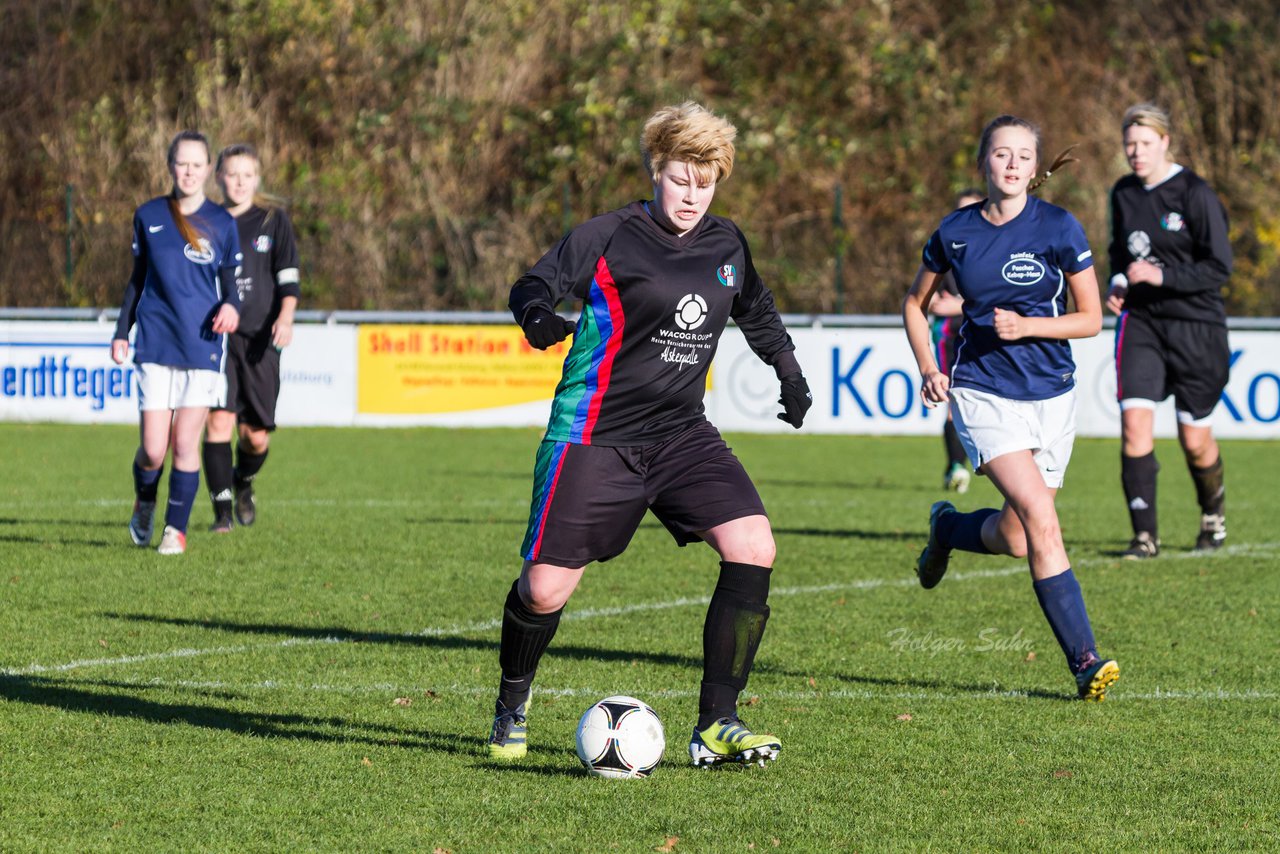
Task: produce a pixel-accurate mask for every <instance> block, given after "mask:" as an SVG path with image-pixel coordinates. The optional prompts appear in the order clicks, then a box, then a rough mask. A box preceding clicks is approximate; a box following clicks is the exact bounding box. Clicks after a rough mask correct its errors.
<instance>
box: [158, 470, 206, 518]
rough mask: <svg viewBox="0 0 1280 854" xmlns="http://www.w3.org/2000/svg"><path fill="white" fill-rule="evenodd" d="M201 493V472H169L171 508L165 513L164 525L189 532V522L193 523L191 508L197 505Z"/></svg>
mask: <svg viewBox="0 0 1280 854" xmlns="http://www.w3.org/2000/svg"><path fill="white" fill-rule="evenodd" d="M199 491H200V472H199V471H179V470H178V469H176V468H175V469H174V470H173V471H171V472H169V506H167V507H166V508H165V511H164V523H165V524H166V525H169V526H171V527H174V528H177V529H178V530H179V531H181V532H182V533H184V534H185V533H186V532H187V522H189V521H191V506H192V505H193V504H195V503H196V493H197V492H199Z"/></svg>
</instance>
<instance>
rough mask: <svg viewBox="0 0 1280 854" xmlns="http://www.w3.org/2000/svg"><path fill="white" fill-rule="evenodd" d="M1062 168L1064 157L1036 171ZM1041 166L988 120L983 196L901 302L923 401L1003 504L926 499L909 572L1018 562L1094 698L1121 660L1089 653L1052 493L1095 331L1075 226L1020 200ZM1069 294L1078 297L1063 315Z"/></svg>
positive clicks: (938, 241) (1087, 262) (1028, 199)
mask: <svg viewBox="0 0 1280 854" xmlns="http://www.w3.org/2000/svg"><path fill="white" fill-rule="evenodd" d="M1063 162H1065V156H1064V157H1060V158H1059V160H1058V162H1057V163H1055V164H1054V165H1053V167H1051V168H1050V171H1049V172H1048V173H1046V176H1045V177H1047V176H1048V175H1049V174H1052V170H1053V169H1055V168H1057V167H1058V166H1059V165H1061V163H1063ZM1039 164H1040V132H1039V130H1038V129H1037V128H1036V126H1035V125H1033V124H1031V123H1030V122H1028V121H1025V120H1023V119H1020V118H1017V117H1015V116H1007V115H1006V116H1000V117H998V118H996V119H994V120H992V121H991V122H990V123H989V124H988V125H987V127H986V129H985V130H983V132H982V139H981V142H980V143H979V146H978V168H979V170H980V171H981V173H982V175H983V177H984V178H985V179H986V182H987V199H986V201H985V202H984V203H983V204H981V205H972V206H970V207H966V208H962V209H961V210H958V211H955V212H953V213H951V214H950V215H948V216H947V217H946V218H944V219H943V220H942V223H941V224H940V225H939V226H938V229H937V230H936V231H935V232H934V233H933V235H932V236H931V237H930V238H929V241H928V243H926V244H925V247H924V252H923V264H922V265H921V267H920V270H919V272H918V273H917V274H916V279H915V282H914V283H913V284H912V286H911V289H910V290H909V291H908V293H907V296H906V299H905V300H904V301H903V304H902V316H903V321H904V323H905V324H906V330H907V340H908V341H909V342H910V344H911V349H912V351H913V352H914V353H915V357H916V363H917V365H918V366H919V368H920V375H921V377H922V378H923V383H922V386H921V390H920V393H921V395H922V397H923V399H924V401H925V403H926V404H927V405H930V406H937V405H939V404H942V403H946V402H948V400H949V401H950V406H951V412H952V415H953V417H954V419H955V424H956V430H957V432H958V434H959V436H960V440H961V441H962V442H963V443H964V446H965V450H966V452H967V453H968V454H969V458H970V460H971V461H972V462H973V465H974V469H975V470H977V471H978V472H979V473H980V474H984V475H986V476H987V477H989V478H991V481H992V482H993V483H994V484H995V486H996V488H997V489H999V490H1000V493H1001V494H1002V495H1003V496H1004V498H1005V502H1004V506H1003V508H1001V509H996V508H985V509H982V510H977V511H974V512H972V513H960V512H958V511H957V510H956V508H955V507H954V506H953V505H952V504H951V502H949V501H939V502H937V503H936V504H934V505H933V508H932V511H931V512H930V514H929V543H928V545H927V546H926V547H925V549H924V551H923V552H921V554H920V558H919V560H918V561H917V563H916V573H917V575H918V576H919V578H920V584H921V585H922V586H924V587H925V588H926V589H927V588H932V587H934V586H935V585H936V584H937V583H938V582H939V581H941V580H942V576H943V574H944V573H945V572H946V571H947V563H948V561H949V559H950V557H951V551H952V550H953V549H960V550H962V551H971V552H977V553H979V554H993V553H994V554H1003V555H1009V556H1010V557H1017V558H1021V557H1026V558H1027V560H1028V563H1029V565H1030V568H1031V579H1032V587H1033V588H1034V590H1035V593H1036V598H1037V599H1038V600H1039V602H1040V607H1041V610H1043V612H1044V615H1045V618H1046V619H1047V620H1048V621H1049V626H1050V627H1051V628H1052V629H1053V634H1054V637H1055V638H1056V639H1057V641H1058V643H1059V645H1060V646H1061V647H1062V651H1063V654H1064V655H1065V656H1066V659H1067V665H1068V667H1070V668H1071V672H1072V673H1073V674H1074V676H1075V680H1076V689H1077V693H1078V696H1079V697H1080V698H1081V699H1085V700H1101V699H1103V698H1104V696H1105V694H1106V690H1107V688H1108V687H1109V686H1110V685H1111V684H1112V683H1114V682H1115V681H1116V679H1117V678H1118V677H1119V674H1120V668H1119V666H1118V665H1117V664H1116V662H1115V661H1112V660H1110V659H1106V658H1103V657H1102V656H1100V655H1099V654H1098V651H1097V647H1096V645H1095V643H1094V639H1093V629H1092V628H1091V626H1090V624H1089V616H1088V614H1087V613H1086V611H1085V606H1084V597H1083V596H1082V595H1081V592H1080V585H1079V583H1078V582H1077V581H1076V577H1075V575H1074V573H1072V571H1071V562H1070V560H1069V559H1068V558H1067V551H1066V547H1065V546H1064V545H1063V541H1062V530H1061V528H1060V527H1059V524H1058V513H1057V509H1056V508H1055V506H1054V496H1055V494H1056V493H1057V491H1058V488H1059V487H1061V486H1062V482H1063V477H1064V475H1065V472H1066V468H1067V462H1068V461H1069V460H1070V458H1071V447H1072V444H1073V442H1074V440H1075V391H1074V386H1075V379H1074V375H1075V363H1074V362H1073V361H1072V358H1071V348H1070V346H1069V345H1068V343H1067V339H1070V338H1089V337H1092V336H1094V335H1097V334H1098V330H1099V329H1100V328H1101V326H1102V308H1101V305H1100V301H1099V295H1098V288H1097V279H1096V277H1095V275H1094V271H1093V260H1092V253H1091V252H1090V250H1089V244H1088V241H1087V240H1086V239H1085V234H1084V229H1083V228H1081V227H1080V223H1079V222H1077V221H1076V219H1075V217H1073V216H1072V215H1071V214H1070V213H1068V212H1067V211H1065V210H1063V209H1062V208H1059V207H1056V206H1054V205H1051V204H1048V203H1047V202H1043V201H1041V200H1040V199H1037V198H1036V197H1035V196H1032V195H1029V192H1030V190H1032V189H1034V188H1035V187H1036V186H1038V184H1039V183H1040V182H1039V181H1036V180H1035V179H1036V173H1037V170H1038V168H1039ZM1041 180H1043V179H1041ZM947 271H951V272H952V273H953V274H954V276H955V280H956V285H957V287H958V289H959V291H960V295H961V296H962V297H964V323H963V324H962V326H961V328H960V342H959V346H958V348H957V355H956V363H955V365H954V367H953V368H952V372H951V376H950V377H948V376H947V374H946V373H944V372H942V371H941V370H939V368H938V364H937V361H936V360H935V358H934V355H933V349H932V348H931V347H930V342H929V320H928V316H927V314H926V307H927V306H928V305H929V301H930V299H932V297H933V292H934V290H935V289H936V288H937V286H938V280H939V277H940V276H942V275H943V274H944V273H946V272H947ZM1068 290H1069V291H1070V293H1071V296H1072V298H1073V300H1074V301H1075V310H1074V311H1070V312H1069V311H1068V310H1067V298H1066V292H1067V291H1068Z"/></svg>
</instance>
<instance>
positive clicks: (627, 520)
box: [520, 421, 765, 568]
mask: <svg viewBox="0 0 1280 854" xmlns="http://www.w3.org/2000/svg"><path fill="white" fill-rule="evenodd" d="M646 510H652V511H653V515H654V516H656V517H657V518H658V520H659V521H660V522H662V524H663V525H665V526H666V528H667V530H668V531H669V532H670V533H671V535H672V536H673V537H674V538H675V540H676V542H677V543H679V544H680V545H681V546H684V545H688V544H689V543H693V542H698V541H699V540H700V539H701V538H700V537H699V536H698V532H701V531H707V530H710V529H711V528H714V527H716V526H717V525H721V524H724V523H725V522H730V521H733V520H734V519H741V518H743V517H746V516H763V515H765V509H764V503H763V502H762V501H761V500H760V495H759V493H758V492H757V491H756V488H755V484H753V483H752V482H751V478H749V477H748V476H747V472H746V470H745V469H744V468H743V467H742V463H741V462H739V461H738V458H737V457H736V456H735V455H734V453H733V451H732V450H731V449H730V448H729V446H728V445H727V444H725V441H724V439H723V438H721V436H720V432H719V431H718V430H716V428H715V427H714V426H712V425H711V424H710V423H708V422H706V421H703V422H701V423H699V424H696V425H694V426H692V427H690V428H689V429H688V430H685V431H683V432H681V433H678V434H676V435H675V436H673V437H671V438H670V439H666V440H664V441H661V442H656V443H654V444H651V445H637V446H631V447H621V448H614V447H605V446H601V445H578V444H572V443H569V442H553V441H543V442H542V444H541V445H540V446H539V448H538V456H537V463H536V465H535V469H534V480H533V502H532V507H531V509H530V511H529V525H528V528H527V529H526V532H525V538H524V544H523V545H522V546H521V547H520V554H521V555H522V556H523V557H524V558H525V559H526V560H530V561H534V562H535V563H549V564H553V565H555V566H565V567H572V568H576V567H582V566H586V565H587V564H588V563H590V562H592V561H596V560H608V559H609V558H612V557H616V556H617V555H619V554H621V553H622V552H623V550H624V549H626V547H627V544H628V543H630V542H631V537H632V535H634V534H635V532H636V528H638V527H639V526H640V521H641V519H643V518H644V514H645V511H646Z"/></svg>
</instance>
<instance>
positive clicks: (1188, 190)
mask: <svg viewBox="0 0 1280 854" xmlns="http://www.w3.org/2000/svg"><path fill="white" fill-rule="evenodd" d="M1120 127H1121V131H1122V132H1123V134H1124V153H1125V157H1126V158H1127V159H1128V161H1129V168H1131V169H1132V170H1133V172H1132V174H1129V175H1126V176H1125V177H1123V178H1121V179H1120V180H1119V181H1117V182H1116V185H1115V187H1114V188H1112V190H1111V251H1110V254H1111V273H1112V275H1111V288H1110V289H1109V290H1108V291H1107V308H1108V309H1110V310H1111V311H1113V312H1115V313H1116V314H1118V315H1119V316H1120V319H1119V321H1118V322H1117V324H1116V396H1117V397H1118V398H1119V400H1120V430H1121V450H1120V455H1121V456H1120V480H1121V483H1122V484H1123V486H1124V497H1125V502H1126V503H1127V504H1128V505H1129V520H1130V522H1131V523H1132V525H1133V540H1132V541H1131V542H1130V543H1129V548H1128V549H1126V550H1125V552H1124V556H1125V557H1126V558H1131V559H1142V558H1149V557H1155V556H1156V555H1158V554H1159V553H1160V531H1159V528H1158V526H1157V524H1156V473H1157V472H1158V471H1160V465H1159V463H1157V462H1156V454H1155V440H1154V437H1153V436H1154V420H1155V408H1156V404H1157V403H1159V402H1160V401H1162V400H1164V399H1165V398H1167V397H1168V396H1169V395H1173V399H1174V406H1175V408H1176V410H1177V416H1178V442H1179V444H1181V445H1182V453H1183V455H1184V457H1185V458H1186V462H1187V468H1189V469H1190V470H1191V480H1192V482H1193V483H1194V484H1195V487H1196V500H1197V501H1198V502H1199V504H1200V532H1199V534H1198V535H1197V537H1196V549H1198V550H1200V551H1211V550H1213V549H1216V548H1218V547H1219V546H1221V545H1222V544H1223V542H1225V541H1226V539H1227V522H1226V516H1225V513H1224V505H1225V498H1226V489H1225V487H1224V483H1223V472H1222V455H1221V453H1220V452H1219V449H1218V443H1217V441H1216V440H1215V439H1214V438H1213V431H1212V428H1211V427H1210V426H1209V419H1210V416H1211V415H1212V414H1213V410H1214V407H1216V406H1217V405H1218V400H1219V398H1221V396H1222V391H1223V389H1225V388H1226V387H1227V379H1228V375H1229V373H1230V366H1231V349H1230V347H1229V346H1228V344H1227V313H1226V308H1225V306H1224V304H1223V301H1222V292H1221V291H1222V286H1223V285H1225V284H1226V283H1227V277H1228V276H1230V275H1231V264H1232V257H1231V244H1230V242H1229V241H1228V240H1227V213H1226V211H1225V210H1223V207H1222V202H1220V201H1219V200H1218V196H1217V195H1216V194H1215V193H1214V192H1213V188H1212V187H1210V186H1209V185H1208V184H1206V183H1205V182H1204V180H1203V179H1201V178H1200V176H1198V175H1196V174H1195V173H1194V172H1192V171H1191V170H1190V169H1186V168H1183V167H1182V166H1180V165H1178V164H1177V163H1174V162H1172V161H1171V160H1169V156H1168V153H1169V116H1168V115H1167V114H1166V113H1165V112H1164V111H1163V110H1161V109H1160V108H1159V107H1156V106H1154V105H1153V104H1138V105H1136V106H1133V107H1130V108H1129V109H1128V110H1127V111H1126V112H1125V114H1124V118H1123V119H1122V120H1121V122H1120Z"/></svg>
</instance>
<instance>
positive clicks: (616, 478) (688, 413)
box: [489, 102, 812, 767]
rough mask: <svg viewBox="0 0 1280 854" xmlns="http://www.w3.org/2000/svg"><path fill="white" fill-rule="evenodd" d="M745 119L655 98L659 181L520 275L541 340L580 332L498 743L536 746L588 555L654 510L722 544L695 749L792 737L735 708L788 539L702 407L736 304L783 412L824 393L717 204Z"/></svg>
mask: <svg viewBox="0 0 1280 854" xmlns="http://www.w3.org/2000/svg"><path fill="white" fill-rule="evenodd" d="M735 135H736V130H735V129H734V127H733V125H731V124H730V123H729V122H727V121H725V120H724V119H723V118H720V117H719V116H716V115H714V114H712V113H711V112H709V111H707V110H706V109H704V108H703V107H701V106H699V105H697V104H694V103H691V102H690V103H685V104H682V105H680V106H675V107H666V108H664V109H661V110H659V111H658V112H656V113H655V114H654V115H653V116H651V117H650V118H649V120H648V121H647V122H646V123H645V126H644V131H643V134H642V136H641V149H642V152H643V154H644V159H645V167H646V170H647V172H648V175H649V178H650V180H651V181H652V182H653V199H652V200H651V201H643V202H633V203H632V204H629V205H627V206H626V207H623V208H619V209H618V210H615V211H612V212H610V213H606V214H603V215H601V216H598V217H596V218H595V219H592V220H590V221H589V222H587V223H585V224H583V225H581V226H579V227H577V228H575V229H574V230H573V231H572V232H570V233H569V234H568V235H567V236H566V237H565V238H564V239H563V240H561V241H560V242H559V243H558V244H557V245H556V246H555V247H554V248H553V249H552V250H551V251H550V252H548V253H547V254H546V255H544V256H543V257H542V259H541V260H540V261H538V263H537V264H535V265H534V266H533V268H532V269H531V270H530V271H529V272H528V273H526V274H525V275H524V276H523V277H521V279H520V280H519V281H517V282H516V283H515V285H514V286H513V287H512V289H511V299H510V306H511V311H512V313H513V314H514V315H515V318H516V320H517V321H518V322H519V324H520V326H521V327H522V328H523V329H524V332H525V336H526V337H527V338H528V341H529V343H530V344H531V345H532V346H534V347H536V348H537V349H539V350H545V349H546V348H548V347H550V346H552V345H554V344H557V343H559V342H561V341H563V340H564V339H565V338H566V337H568V335H569V334H570V333H573V344H572V346H571V347H570V348H569V351H568V354H567V355H566V357H565V361H564V372H563V375H562V379H561V380H560V384H559V385H558V386H557V387H556V393H555V399H554V401H553V403H552V408H551V418H550V422H549V423H548V425H547V432H546V435H545V437H544V439H543V441H542V444H541V446H540V447H539V450H538V454H537V461H536V465H535V470H534V485H533V502H532V509H531V512H530V516H529V524H528V528H527V529H526V534H525V539H524V545H523V547H522V549H521V556H522V557H523V558H524V565H523V568H522V569H521V572H520V577H519V578H518V579H517V580H516V581H515V583H513V584H512V585H511V590H510V592H509V593H508V595H507V600H506V605H505V607H504V610H503V621H502V645H501V650H500V652H499V656H498V659H499V664H500V665H501V668H502V679H501V682H500V684H499V689H498V700H497V705H496V710H495V715H494V721H493V729H492V731H491V733H490V737H489V755H490V756H491V757H494V758H496V759H504V760H515V759H520V758H522V757H523V756H524V755H525V752H526V748H525V737H526V729H527V726H526V711H527V705H526V704H527V702H528V699H529V693H530V688H531V686H532V684H533V678H534V675H535V672H536V670H537V667H538V662H539V660H540V659H541V658H542V654H543V652H544V651H545V650H546V648H547V645H548V644H549V643H550V642H551V639H552V637H553V636H554V635H555V632H556V627H557V626H558V625H559V622H560V614H561V612H562V611H563V609H564V606H565V603H566V602H568V600H569V597H570V595H571V594H572V593H573V591H574V588H576V587H577V585H578V582H579V580H581V578H582V568H583V567H585V566H586V565H587V564H588V563H591V562H592V561H597V560H598V561H604V560H608V559H610V558H612V557H616V556H617V555H619V554H621V553H622V551H623V550H624V549H625V548H626V547H627V544H628V543H629V542H630V540H631V536H632V534H634V533H635V530H636V527H637V526H638V525H639V524H640V520H641V518H642V517H643V516H644V514H645V511H646V510H652V511H653V513H654V515H655V516H657V517H658V519H659V520H661V521H662V523H663V524H664V525H665V526H666V528H667V530H668V531H669V532H670V533H671V535H672V536H673V537H674V538H675V540H676V542H677V543H678V544H680V545H681V546H683V545H686V544H688V543H691V542H697V541H699V540H702V541H704V542H706V543H707V544H708V545H710V546H711V547H712V548H713V549H715V550H716V552H717V553H718V554H719V555H720V558H721V561H720V576H719V581H718V582H717V584H716V588H715V592H714V593H713V595H712V597H711V604H710V607H709V608H708V610H707V617H706V622H705V625H704V627H703V675H702V689H701V694H700V697H699V702H698V722H697V725H696V726H695V728H694V732H693V737H692V739H691V741H690V744H689V755H690V758H691V759H692V761H693V763H694V764H695V765H700V766H704V767H705V766H712V765H719V764H721V763H726V762H743V763H747V762H759V763H760V764H762V765H763V764H764V762H765V760H771V759H774V758H776V756H777V754H778V751H779V749H780V748H781V744H780V743H779V741H778V739H777V738H775V737H774V736H771V735H759V734H755V733H752V732H751V731H750V730H748V729H747V727H746V726H745V725H744V724H743V723H742V721H741V720H740V719H739V718H738V714H737V701H738V694H739V692H740V691H741V690H742V689H743V688H744V687H745V686H746V683H747V677H748V675H749V674H750V672H751V665H752V661H753V659H754V658H755V653H756V649H757V648H758V646H759V643H760V638H761V635H762V634H763V632H764V627H765V622H766V621H767V620H768V618H769V606H768V604H767V599H768V594H769V578H770V573H771V568H772V566H773V560H774V555H775V547H774V541H773V532H772V529H771V527H770V525H769V519H768V517H767V516H766V515H765V509H764V505H763V503H762V502H761V500H760V496H759V494H758V493H757V492H756V488H755V486H754V485H753V484H752V482H751V479H750V478H749V477H748V476H747V474H746V472H745V471H744V470H743V468H742V464H741V463H740V462H739V461H738V458H737V457H736V456H734V454H733V452H732V451H731V450H730V449H729V447H728V445H726V444H725V442H724V440H723V439H722V438H721V437H720V433H719V432H718V431H717V430H716V428H715V427H713V426H712V425H711V423H710V422H708V421H707V419H706V416H705V414H704V413H703V405H702V398H703V392H704V389H705V388H706V380H707V370H708V368H709V367H710V364H711V359H712V357H713V356H715V350H716V344H717V342H718V341H719V339H720V335H721V333H722V332H723V331H724V328H725V324H726V323H727V322H728V321H729V319H730V318H732V319H733V320H734V322H735V323H736V324H737V325H738V327H739V328H740V329H741V330H742V331H743V334H744V335H745V336H746V338H747V341H748V343H749V344H750V346H751V348H752V349H753V350H754V351H755V353H756V354H757V355H758V356H759V357H760V358H761V359H762V360H763V361H765V362H766V363H767V364H769V365H771V366H772V367H773V369H774V371H775V373H776V374H777V376H778V378H779V380H780V381H781V384H782V393H781V397H780V399H779V403H781V404H782V406H783V408H784V412H782V413H779V415H778V417H779V418H781V419H782V420H783V421H785V422H787V423H789V424H791V425H792V426H793V427H796V428H799V427H800V425H801V423H802V422H803V420H804V415H805V412H806V411H807V410H808V408H809V406H810V404H811V403H812V398H811V396H810V394H809V388H808V385H807V384H806V382H805V380H804V376H803V374H802V373H801V371H800V365H799V363H798V362H797V361H796V357H795V346H794V344H793V343H792V341H791V336H790V335H788V334H787V330H786V329H785V328H784V327H783V324H782V319H781V318H780V317H779V315H778V310H777V308H776V306H775V305H774V301H773V295H772V293H771V292H770V291H769V289H768V288H767V287H765V285H764V282H762V281H761V279H760V277H759V275H757V273H756V270H755V267H754V266H753V264H752V262H751V253H750V251H749V250H748V248H747V241H746V238H745V237H743V235H742V232H741V231H739V230H738V227H737V226H736V225H734V224H733V223H732V222H731V221H729V220H727V219H724V218H722V217H718V216H710V215H708V214H707V208H708V207H709V206H710V204H711V199H712V196H713V195H714V194H715V190H716V186H717V184H718V183H719V182H720V181H723V180H724V179H725V178H728V177H729V173H730V172H731V171H732V169H733V157H734V148H733V138H734V136H735ZM570 295H572V296H573V297H576V298H578V299H581V300H582V301H583V308H582V314H581V316H580V318H579V320H578V321H577V324H576V328H575V324H574V323H573V322H571V321H568V320H565V319H563V318H561V317H560V316H558V315H557V314H555V313H554V310H555V306H556V303H558V302H559V301H560V300H561V299H562V298H564V297H567V296H570Z"/></svg>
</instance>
